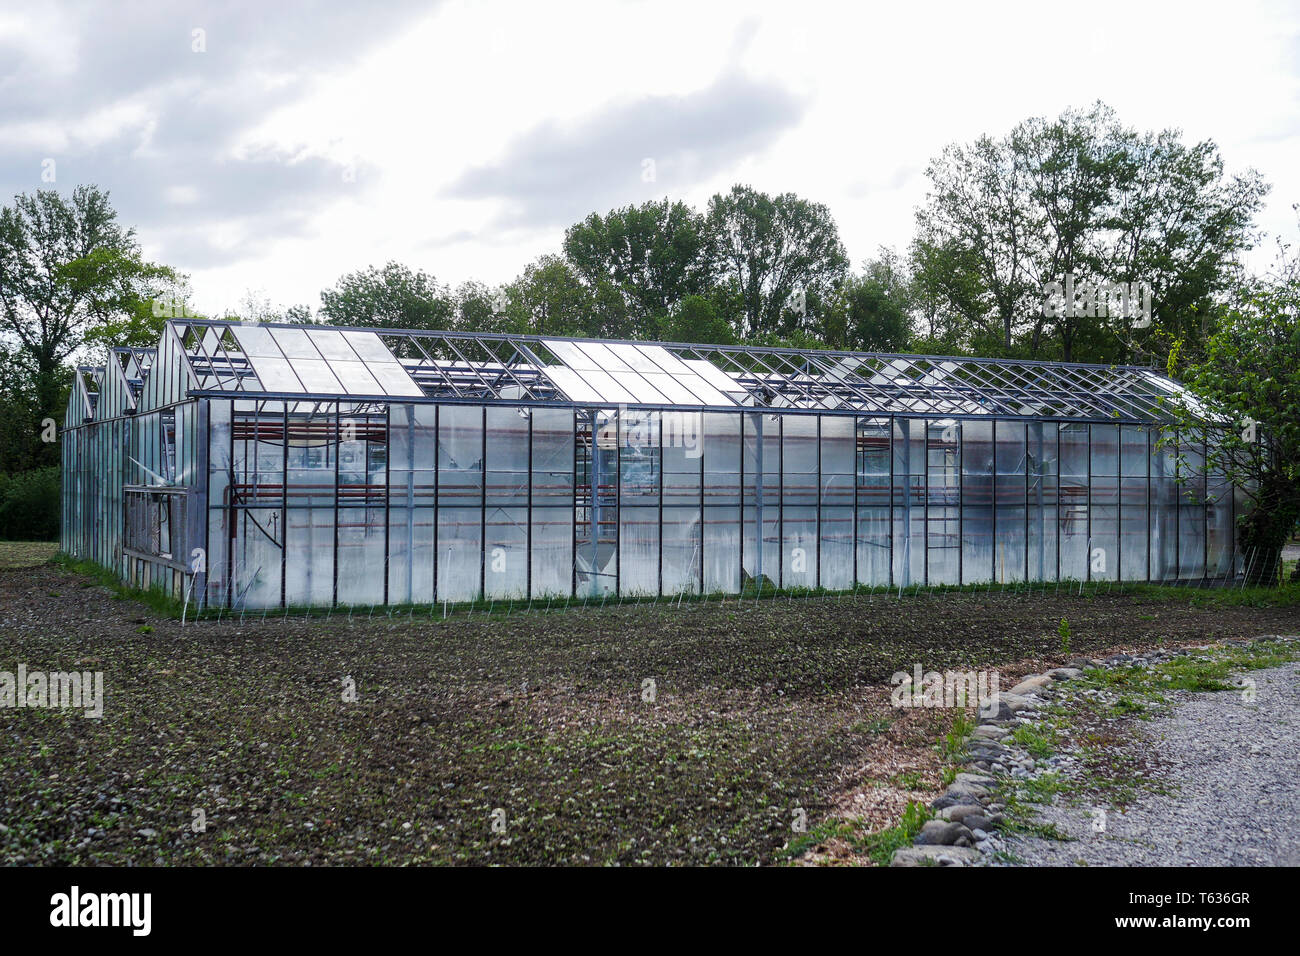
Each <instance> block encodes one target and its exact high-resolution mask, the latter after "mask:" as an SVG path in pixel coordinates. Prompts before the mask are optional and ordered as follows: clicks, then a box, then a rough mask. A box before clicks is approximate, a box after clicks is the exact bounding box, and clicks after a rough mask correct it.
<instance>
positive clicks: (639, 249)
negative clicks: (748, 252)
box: [564, 199, 712, 328]
mask: <svg viewBox="0 0 1300 956" xmlns="http://www.w3.org/2000/svg"><path fill="white" fill-rule="evenodd" d="M564 255H565V257H566V258H567V260H568V262H569V263H570V264H571V265H572V266H573V268H574V269H575V270H576V271H577V273H578V274H579V275H580V276H581V277H582V279H583V280H584V281H585V282H586V283H587V285H588V286H589V287H591V288H600V287H602V286H608V287H609V288H610V289H612V290H614V291H616V293H617V294H618V295H619V296H620V297H621V299H622V304H623V307H624V309H625V311H626V312H627V314H628V316H629V318H630V320H631V321H632V322H633V323H634V324H636V325H637V326H638V327H640V328H649V327H650V326H649V323H650V320H651V319H652V318H653V317H654V316H662V315H666V314H668V313H670V312H671V311H672V310H673V309H674V308H676V307H678V306H679V305H680V304H681V303H682V302H683V301H684V300H685V299H686V297H688V296H699V295H702V294H703V293H705V292H706V291H707V290H708V287H709V284H710V279H711V273H712V260H711V257H710V250H709V246H708V242H707V238H706V236H705V234H704V217H703V216H701V215H700V214H699V213H697V212H695V211H694V210H693V209H691V208H690V207H689V206H687V205H686V204H685V203H681V202H673V203H670V202H669V201H668V200H667V199H664V200H662V201H660V202H647V203H644V204H643V205H640V206H624V207H623V208H622V209H615V210H611V211H610V212H609V213H608V214H607V215H605V216H601V215H599V214H598V213H592V214H591V215H590V216H588V217H587V218H586V219H584V220H583V221H582V222H580V223H578V224H576V225H574V226H571V227H569V230H568V231H567V232H566V233H565V237H564Z"/></svg>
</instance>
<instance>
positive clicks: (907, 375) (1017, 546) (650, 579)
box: [62, 320, 1243, 609]
mask: <svg viewBox="0 0 1300 956" xmlns="http://www.w3.org/2000/svg"><path fill="white" fill-rule="evenodd" d="M1180 405H1181V406H1183V407H1190V408H1192V409H1193V410H1195V409H1196V408H1197V406H1196V405H1195V402H1194V399H1192V398H1191V397H1190V396H1189V395H1188V393H1187V392H1186V391H1185V390H1184V389H1183V388H1182V387H1181V386H1180V385H1179V384H1177V383H1176V382H1174V381H1172V380H1171V379H1169V378H1166V377H1164V376H1162V375H1160V374H1157V373H1156V372H1153V371H1152V370H1150V369H1146V368H1140V367H1132V366H1100V365H1079V364H1064V363H1048V362H1030V361H1012V360H991V359H973V358H943V357H933V356H916V355H882V354H874V353H852V352H836V351H813V350H794V349H777V348H757V347H746V346H722V345H701V344H681V343H678V344H668V343H647V342H611V341H594V340H585V339H565V338H557V337H551V336H545V335H488V334H471V333H446V332H427V331H410V330H393V329H350V328H337V327H331V326H323V325H253V324H241V323H238V322H219V321H205V320H177V321H171V322H168V323H167V325H166V326H165V327H164V329H163V331H162V334H161V338H160V340H159V342H158V344H157V346H156V347H155V348H151V349H145V348H117V349H114V350H113V351H112V352H111V353H110V355H109V358H108V362H107V364H106V365H105V366H103V367H96V368H90V367H83V368H81V369H79V370H78V374H77V376H76V379H75V382H74V385H73V390H72V395H71V398H70V400H69V403H68V411H67V418H66V421H65V429H64V433H63V474H64V488H63V540H62V546H63V549H64V550H65V551H66V552H68V553H69V554H71V555H74V556H77V557H80V558H86V559H90V560H93V561H95V562H97V563H99V564H101V565H103V566H105V567H108V568H111V569H113V570H114V571H115V572H117V573H118V574H119V575H120V576H121V577H122V579H123V580H124V581H126V582H128V583H129V584H131V585H134V586H137V587H141V588H162V589H165V590H167V591H169V592H170V593H172V594H174V595H176V596H178V597H181V596H183V597H184V598H185V599H186V600H187V601H189V602H191V603H192V604H193V605H209V606H220V607H226V608H248V609H252V608H257V609H263V608H276V607H286V608H287V607H306V606H329V605H344V606H362V605H412V604H435V603H444V602H446V603H458V602H466V601H475V600H512V601H533V600H538V599H541V600H550V599H555V598H567V597H580V598H585V597H595V598H613V597H617V598H634V597H641V596H647V597H648V596H661V595H669V596H673V595H686V594H737V593H742V592H743V593H746V594H748V593H751V592H755V593H761V592H762V591H764V590H768V591H776V590H791V589H824V590H827V591H843V590H849V589H853V588H856V587H863V588H895V589H897V588H913V587H936V586H942V585H959V584H960V585H989V586H997V585H1008V584H1014V583H1020V582H1034V581H1039V582H1041V581H1047V582H1052V581H1057V582H1063V581H1132V582H1138V581H1140V582H1183V583H1189V584H1190V583H1196V584H1202V583H1213V582H1216V581H1218V582H1222V581H1230V580H1232V579H1233V578H1235V577H1236V576H1237V575H1238V574H1239V573H1240V571H1241V560H1240V557H1239V555H1238V553H1237V549H1236V547H1235V542H1234V524H1235V515H1236V512H1237V511H1238V509H1240V508H1241V507H1243V499H1242V498H1241V496H1240V494H1239V492H1236V493H1235V492H1234V489H1233V487H1232V486H1231V484H1230V483H1229V482H1228V481H1227V480H1226V479H1225V477H1224V476H1223V475H1221V474H1217V473H1215V472H1214V471H1213V470H1207V469H1206V467H1205V462H1206V446H1205V442H1206V441H1211V442H1212V441H1214V440H1215V434H1216V432H1215V428H1216V427H1217V426H1215V425H1214V424H1213V423H1212V422H1210V421H1208V420H1207V419H1202V421H1203V422H1204V425H1203V427H1198V428H1196V429H1194V430H1189V429H1187V428H1185V427H1184V428H1183V429H1182V430H1179V429H1178V427H1177V424H1176V423H1177V421H1178V416H1176V415H1175V409H1176V408H1177V407H1178V406H1180Z"/></svg>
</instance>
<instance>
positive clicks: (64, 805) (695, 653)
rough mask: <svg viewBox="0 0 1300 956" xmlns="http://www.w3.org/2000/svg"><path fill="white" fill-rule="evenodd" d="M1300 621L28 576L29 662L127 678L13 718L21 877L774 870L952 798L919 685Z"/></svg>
mask: <svg viewBox="0 0 1300 956" xmlns="http://www.w3.org/2000/svg"><path fill="white" fill-rule="evenodd" d="M440 613H441V612H440V611H439V612H437V614H440ZM1062 618H1065V619H1067V620H1068V621H1069V624H1070V635H1071V637H1070V641H1071V644H1070V651H1069V654H1066V653H1064V651H1063V648H1062V647H1061V639H1060V637H1059V636H1058V630H1057V629H1058V625H1059V623H1060V621H1061V619H1062ZM1298 626H1300V609H1295V608H1258V607H1211V608H1205V607H1193V606H1191V604H1190V602H1189V601H1188V600H1187V599H1186V598H1182V597H1179V598H1176V599H1173V600H1170V599H1166V598H1161V599H1151V598H1137V597H1134V596H1132V595H1122V594H1120V593H1119V592H1118V591H1116V592H1113V593H1111V594H1109V595H1097V596H1086V595H1085V596H1083V597H1080V596H1077V595H1073V594H1069V593H1066V592H1064V591H1063V592H1061V593H1060V594H1052V593H1046V594H1026V593H1021V594H1016V593H1013V592H1010V591H1008V592H998V591H993V592H988V593H979V594H970V593H966V594H942V593H939V594H925V593H922V594H920V595H918V596H906V597H904V598H902V599H899V598H897V597H885V596H883V595H876V596H875V597H868V596H858V597H842V598H812V599H805V600H799V601H793V602H787V601H784V600H781V601H762V602H753V601H746V602H744V603H739V604H738V603H737V602H735V601H729V602H726V603H724V604H718V603H710V604H708V605H700V604H696V605H692V604H686V605H684V606H683V607H681V608H668V607H665V606H663V605H660V606H645V605H642V606H628V607H624V608H619V607H609V608H606V609H595V608H591V609H586V610H583V609H571V610H565V611H554V612H550V613H539V614H531V615H520V614H516V615H514V616H512V617H509V618H506V619H502V618H500V617H487V616H483V615H476V616H473V617H468V618H466V617H463V616H462V617H455V616H453V617H452V618H450V619H449V620H447V621H445V622H443V621H441V620H439V619H438V617H437V615H436V614H435V615H434V616H433V617H432V618H430V617H429V616H426V615H419V614H416V615H414V616H409V617H399V618H393V619H390V618H388V617H387V616H385V614H384V612H383V611H382V610H381V611H377V612H376V613H375V615H374V617H373V618H371V617H368V616H363V615H360V614H358V615H354V616H352V618H351V619H349V617H348V615H347V614H346V613H344V614H341V615H339V614H336V615H333V616H331V617H330V618H329V619H325V618H311V619H307V618H295V617H289V618H284V617H277V616H275V615H269V616H268V617H267V618H266V619H261V618H255V617H253V616H252V615H250V616H249V617H247V618H246V619H245V620H243V621H242V622H241V621H240V620H239V619H238V618H235V619H233V620H232V619H230V618H226V619H223V620H222V621H220V622H219V623H218V622H210V621H205V622H201V623H197V624H195V623H192V622H191V623H189V624H186V625H184V626H182V625H181V623H180V622H179V621H175V620H171V619H167V618H162V617H158V616H156V615H154V614H153V613H152V612H149V611H147V610H146V609H145V608H144V607H143V606H142V605H140V604H137V603H135V602H134V601H130V600H122V599H118V598H116V597H115V596H114V595H113V594H112V593H111V592H110V591H109V590H108V589H106V588H104V587H103V586H101V585H98V584H94V583H91V582H90V581H89V579H86V578H82V577H79V576H76V575H73V574H71V573H69V572H67V571H65V570H62V569H60V568H57V567H54V566H50V565H41V566H37V567H29V568H23V569H6V570H0V646H2V647H3V651H2V652H0V671H16V669H17V666H18V665H19V664H23V665H25V666H26V668H27V669H28V671H29V672H31V671H37V670H43V671H51V672H52V671H69V670H77V671H102V672H103V680H104V690H105V704H104V715H103V717H102V719H92V718H87V717H85V716H83V715H82V714H81V713H80V712H76V711H72V710H50V709H45V710H42V709H32V708H27V709H7V708H6V709H0V733H2V734H3V736H4V741H5V743H4V746H3V747H2V748H0V863H4V864H23V863H39V864H84V863H91V864H97V863H105V864H107V863H113V864H127V863H130V864H136V865H140V864H145V865H147V864H153V863H200V864H202V863H215V864H313V865H321V864H347V863H397V864H405V863H416V864H418V863H478V864H493V863H504V864H519V863H531V864H541V863H551V864H554V863H572V864H586V863H597V864H609V863H617V864H635V863H657V864H663V863H708V862H724V863H737V864H739V863H746V864H748V863H755V862H773V861H778V860H781V859H782V858H783V855H782V853H781V849H782V847H783V846H785V845H786V844H787V843H788V842H789V841H790V839H791V837H792V832H791V821H792V818H793V817H795V816H797V815H798V812H799V811H800V810H802V811H803V812H805V813H806V814H807V817H808V820H809V826H814V825H815V824H816V823H817V822H818V821H819V820H820V819H822V818H823V817H825V816H826V815H827V814H830V813H832V812H835V813H841V814H842V813H843V812H845V810H846V808H847V809H849V810H850V811H851V812H852V813H854V814H855V815H857V816H861V817H863V818H865V819H866V820H868V821H869V822H871V823H872V824H873V825H876V824H878V825H879V826H880V827H884V826H886V825H888V824H889V823H891V822H892V821H893V818H894V817H895V816H896V815H897V813H898V812H899V811H900V810H901V809H902V807H903V806H904V805H905V803H906V801H907V800H908V799H909V798H917V799H929V798H930V797H932V796H933V788H935V787H937V786H938V772H939V758H938V753H937V750H936V748H935V742H936V740H937V739H938V738H939V737H940V736H941V735H942V734H943V733H944V732H945V731H946V730H947V728H948V726H949V724H950V722H951V720H952V712H951V711H936V710H899V709H895V708H892V707H891V706H890V701H889V694H890V690H891V684H890V677H891V675H892V674H894V673H895V672H897V671H907V672H911V670H912V668H913V665H914V664H920V665H921V666H922V667H923V668H924V669H925V670H946V669H962V670H966V669H990V668H997V669H998V670H999V672H1000V680H1001V682H1002V686H1004V687H1006V686H1010V684H1011V683H1012V682H1014V680H1015V679H1017V678H1018V677H1019V676H1021V675H1023V674H1025V673H1027V672H1028V671H1030V670H1031V669H1034V668H1036V667H1038V666H1040V665H1042V664H1045V663H1048V662H1060V661H1062V660H1063V659H1064V658H1065V657H1066V656H1072V655H1077V654H1081V653H1083V654H1093V653H1096V652H1100V651H1103V650H1111V649H1121V648H1137V647H1146V646H1151V645H1158V644H1186V643H1193V642H1199V641H1205V640H1208V639H1211V638H1225V637H1237V636H1240V637H1253V636H1256V635H1259V634H1265V633H1279V632H1285V633H1295V632H1296V631H1297V627H1298ZM352 688H355V692H354V693H351V692H350V690H351V689H352Z"/></svg>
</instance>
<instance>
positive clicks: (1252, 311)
mask: <svg viewBox="0 0 1300 956" xmlns="http://www.w3.org/2000/svg"><path fill="white" fill-rule="evenodd" d="M1186 379H1187V384H1188V385H1189V386H1191V387H1192V388H1193V389H1194V390H1195V391H1196V393H1197V394H1198V395H1199V396H1200V397H1201V398H1202V399H1204V400H1205V402H1206V404H1208V405H1209V407H1210V409H1211V410H1212V411H1213V412H1216V413H1219V414H1221V415H1222V416H1223V418H1224V420H1225V427H1224V428H1222V429H1216V430H1215V431H1214V432H1213V435H1212V438H1213V441H1212V443H1211V446H1210V453H1209V455H1208V464H1209V466H1210V467H1211V468H1212V469H1218V470H1220V471H1221V472H1223V473H1224V474H1225V475H1226V476H1227V477H1229V478H1231V479H1232V480H1233V481H1234V482H1235V483H1237V484H1238V485H1239V486H1240V487H1241V488H1242V490H1243V492H1244V493H1245V494H1246V495H1247V497H1248V498H1249V499H1250V504H1251V508H1250V510H1249V511H1248V512H1247V513H1246V514H1244V515H1240V516H1239V517H1238V530H1239V535H1238V537H1239V549H1240V550H1241V551H1242V552H1243V553H1244V554H1245V555H1246V557H1247V562H1248V576H1249V578H1250V583H1252V584H1276V583H1277V582H1278V580H1279V578H1280V570H1281V552H1282V547H1283V546H1284V545H1285V544H1286V541H1287V539H1288V537H1290V535H1291V534H1292V533H1293V532H1294V529H1295V527H1296V522H1297V520H1300V255H1295V254H1293V253H1292V252H1291V250H1290V248H1289V247H1286V246H1283V247H1282V249H1281V252H1280V255H1279V259H1278V263H1277V265H1276V267H1275V269H1274V271H1273V273H1272V274H1271V275H1268V276H1265V277H1262V278H1260V279H1256V280H1254V281H1252V282H1250V283H1249V284H1248V285H1246V286H1245V287H1244V288H1243V289H1242V291H1241V293H1240V296H1239V299H1238V301H1237V302H1236V303H1235V304H1234V305H1233V307H1232V308H1231V309H1229V310H1227V312H1226V314H1225V315H1224V317H1223V319H1222V321H1221V322H1220V324H1219V326H1218V328H1217V329H1216V330H1215V331H1214V332H1213V334H1211V336H1210V338H1209V340H1208V342H1207V343H1206V347H1205V353H1204V358H1203V359H1201V360H1200V361H1199V362H1196V363H1195V364H1193V365H1191V367H1190V368H1189V369H1188V371H1187V376H1186ZM1174 410H1175V411H1176V412H1177V413H1178V414H1179V415H1180V416H1181V417H1182V418H1183V421H1184V425H1185V427H1187V428H1196V427H1198V426H1199V425H1200V424H1201V423H1200V421H1199V420H1198V419H1199V418H1200V416H1201V414H1202V410H1201V409H1199V408H1196V407H1192V406H1189V405H1186V404H1183V405H1179V406H1177V407H1176V408H1175V409H1174ZM1297 567H1298V568H1300V566H1297ZM1293 580H1297V581H1300V570H1297V572H1296V573H1295V575H1294V576H1293Z"/></svg>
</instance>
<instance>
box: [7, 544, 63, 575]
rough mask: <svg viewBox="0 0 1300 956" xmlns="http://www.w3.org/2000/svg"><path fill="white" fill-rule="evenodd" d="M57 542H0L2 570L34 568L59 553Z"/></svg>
mask: <svg viewBox="0 0 1300 956" xmlns="http://www.w3.org/2000/svg"><path fill="white" fill-rule="evenodd" d="M58 550H59V545H58V542H56V541H0V570H4V569H6V568H34V567H37V566H38V565H42V564H45V563H46V562H48V561H49V560H50V559H51V558H53V557H54V555H55V554H57V553H58Z"/></svg>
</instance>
